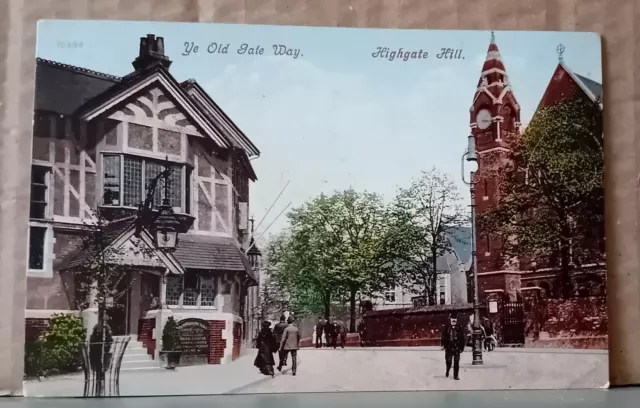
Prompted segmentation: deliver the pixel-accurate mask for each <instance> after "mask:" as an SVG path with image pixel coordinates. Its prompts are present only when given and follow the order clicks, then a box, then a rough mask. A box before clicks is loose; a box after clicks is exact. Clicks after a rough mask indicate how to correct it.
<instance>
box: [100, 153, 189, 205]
mask: <svg viewBox="0 0 640 408" xmlns="http://www.w3.org/2000/svg"><path fill="white" fill-rule="evenodd" d="M102 163H103V205H105V206H121V207H134V208H137V207H138V205H139V204H140V203H142V202H144V200H145V199H146V194H147V190H148V188H149V184H150V183H151V181H152V180H153V179H154V178H155V177H156V176H157V175H158V174H160V173H161V172H162V171H163V170H164V166H165V163H164V162H163V161H161V160H154V159H149V158H143V157H137V156H129V155H121V154H105V155H104V156H103V159H102ZM171 165H172V166H173V171H172V172H171V175H170V176H169V195H170V196H169V197H168V198H169V202H170V203H171V206H172V207H173V208H174V210H175V211H176V212H181V213H184V212H188V211H189V189H188V188H187V185H188V184H189V175H190V172H189V171H188V170H189V169H188V168H187V167H186V166H185V165H184V164H179V163H172V164H171ZM163 199H164V179H163V178H160V179H159V180H158V183H157V185H156V190H155V194H154V197H153V204H154V206H160V204H162V200H163Z"/></svg>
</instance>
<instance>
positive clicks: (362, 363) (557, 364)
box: [25, 347, 608, 397]
mask: <svg viewBox="0 0 640 408" xmlns="http://www.w3.org/2000/svg"><path fill="white" fill-rule="evenodd" d="M254 356H255V352H254V351H249V353H248V354H247V355H244V356H242V357H240V358H238V359H237V360H235V361H233V362H232V363H229V364H221V365H201V366H192V367H179V368H177V369H176V370H175V371H171V370H164V371H156V370H153V371H148V370H140V371H123V372H122V373H121V375H120V395H121V396H123V397H124V396H145V395H158V396H168V395H205V394H247V393H285V392H338V391H409V390H504V389H566V388H599V387H604V386H606V384H607V381H608V355H607V352H606V351H605V350H572V349H525V348H520V349H509V348H498V349H496V350H495V351H493V352H490V353H484V354H483V357H484V365H482V366H472V365H471V352H470V351H465V352H464V353H463V354H462V357H461V361H460V378H461V379H460V381H455V380H453V379H452V378H446V377H445V376H444V352H442V351H441V350H440V349H439V348H438V347H393V348H391V347H379V348H346V349H340V348H338V349H336V350H333V349H302V350H300V351H299V352H298V362H299V366H298V373H297V374H298V375H297V376H295V377H294V376H292V375H291V374H290V373H289V372H288V370H287V369H285V370H284V371H283V373H278V372H276V376H275V378H271V377H269V376H264V375H262V374H260V373H259V372H258V370H257V369H256V368H255V367H254V366H253V359H254ZM276 359H277V356H276ZM289 364H291V363H290V362H289ZM83 384H84V378H83V377H82V376H79V375H74V376H68V377H55V378H50V379H45V380H42V381H26V382H25V395H26V396H29V397H37V396H42V397H44V396H47V397H73V396H81V395H82V389H83Z"/></svg>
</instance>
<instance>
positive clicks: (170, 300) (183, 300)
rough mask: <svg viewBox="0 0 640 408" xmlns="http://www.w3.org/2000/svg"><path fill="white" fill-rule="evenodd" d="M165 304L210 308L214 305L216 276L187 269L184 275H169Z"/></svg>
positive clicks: (216, 292)
mask: <svg viewBox="0 0 640 408" xmlns="http://www.w3.org/2000/svg"><path fill="white" fill-rule="evenodd" d="M166 282H167V287H166V304H167V305H168V306H174V307H190V308H199V307H205V308H211V307H214V306H215V300H216V296H217V295H218V287H217V285H216V278H215V277H214V276H211V275H210V274H209V273H206V272H197V271H193V270H188V271H187V272H186V274H185V275H181V276H175V275H169V276H168V278H167V281H166Z"/></svg>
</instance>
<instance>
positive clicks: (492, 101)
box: [469, 32, 520, 291]
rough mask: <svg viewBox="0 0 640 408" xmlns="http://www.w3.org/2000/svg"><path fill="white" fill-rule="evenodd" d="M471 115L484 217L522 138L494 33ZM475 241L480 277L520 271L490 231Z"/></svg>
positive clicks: (478, 192) (479, 202)
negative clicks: (505, 258) (504, 255)
mask: <svg viewBox="0 0 640 408" xmlns="http://www.w3.org/2000/svg"><path fill="white" fill-rule="evenodd" d="M469 113H470V119H469V122H470V126H471V133H472V134H473V135H474V136H475V141H476V151H477V155H478V170H477V172H476V173H475V175H474V179H475V181H476V182H477V184H476V194H475V205H476V213H477V214H478V216H481V215H482V214H483V213H485V212H487V211H488V210H489V209H490V208H491V207H493V206H495V205H496V204H497V203H498V202H499V200H500V188H499V186H500V178H501V176H502V174H503V173H504V171H502V170H503V169H504V168H505V166H507V165H508V164H509V160H510V157H511V152H512V148H513V143H514V141H516V140H517V138H518V137H519V135H520V105H519V104H518V102H517V101H516V98H515V95H514V93H513V89H512V88H511V83H510V81H509V76H508V75H507V71H506V68H505V66H504V62H503V61H502V57H501V56H500V50H499V49H498V45H497V44H496V40H495V35H494V33H493V32H491V42H490V44H489V50H488V51H487V57H486V59H485V61H484V64H483V66H482V72H481V74H480V80H479V81H478V86H477V89H476V92H475V94H474V96H473V104H472V106H471V109H470V112H469ZM476 237H477V241H476V248H477V249H476V251H477V259H478V272H479V274H483V273H496V272H502V271H505V272H506V271H509V270H514V268H517V266H515V265H505V263H504V262H503V260H502V254H501V252H502V251H501V245H500V242H498V241H497V240H496V239H494V238H493V237H492V236H491V233H490V231H482V230H480V229H478V230H477V232H476ZM482 286H483V285H480V289H481V291H482Z"/></svg>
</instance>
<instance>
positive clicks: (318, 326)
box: [316, 316, 324, 348]
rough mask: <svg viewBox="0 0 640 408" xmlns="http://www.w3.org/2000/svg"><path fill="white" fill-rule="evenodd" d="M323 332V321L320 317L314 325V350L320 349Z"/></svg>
mask: <svg viewBox="0 0 640 408" xmlns="http://www.w3.org/2000/svg"><path fill="white" fill-rule="evenodd" d="M323 332H324V319H323V318H322V316H320V317H318V323H316V348H322V333H323Z"/></svg>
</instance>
